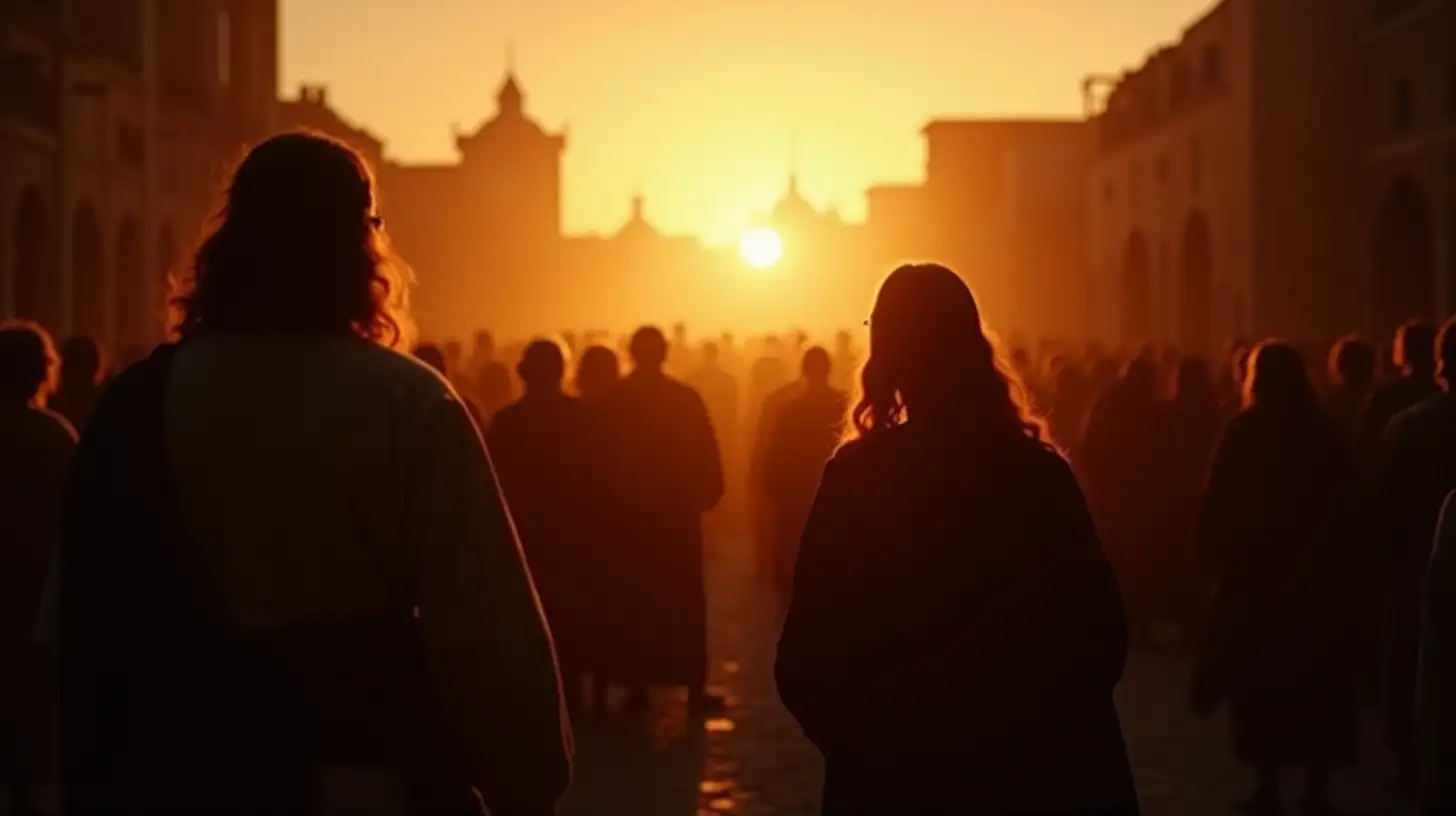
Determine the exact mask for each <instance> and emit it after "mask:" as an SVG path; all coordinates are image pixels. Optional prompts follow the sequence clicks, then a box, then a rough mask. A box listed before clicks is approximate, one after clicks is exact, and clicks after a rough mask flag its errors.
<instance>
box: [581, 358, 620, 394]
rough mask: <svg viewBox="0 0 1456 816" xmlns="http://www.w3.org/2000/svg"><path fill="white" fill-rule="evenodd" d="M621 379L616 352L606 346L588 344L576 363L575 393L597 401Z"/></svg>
mask: <svg viewBox="0 0 1456 816" xmlns="http://www.w3.org/2000/svg"><path fill="white" fill-rule="evenodd" d="M621 379H622V366H621V363H620V361H618V359H617V353H616V352H614V351H612V350H611V349H609V348H607V347H606V346H588V347H587V349H586V351H583V352H582V353H581V359H580V360H578V361H577V363H576V395H577V396H579V397H581V398H582V399H583V400H585V401H587V402H589V403H597V402H598V401H600V400H601V398H602V397H603V396H604V395H606V394H607V393H608V392H609V391H611V390H612V389H613V388H614V387H616V385H617V383H618V382H620V381H621Z"/></svg>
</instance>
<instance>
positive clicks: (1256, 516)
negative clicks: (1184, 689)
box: [1195, 406, 1366, 766]
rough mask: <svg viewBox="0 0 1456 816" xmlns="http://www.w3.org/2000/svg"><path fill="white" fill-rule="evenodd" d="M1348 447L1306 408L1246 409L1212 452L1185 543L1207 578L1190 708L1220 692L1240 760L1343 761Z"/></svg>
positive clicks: (1351, 632) (1346, 752)
mask: <svg viewBox="0 0 1456 816" xmlns="http://www.w3.org/2000/svg"><path fill="white" fill-rule="evenodd" d="M1356 507H1357V477H1356V469H1355V464H1354V453H1353V450H1352V449H1351V446H1350V443H1349V441H1348V440H1347V439H1346V437H1345V435H1344V433H1343V432H1342V431H1341V430H1340V429H1339V428H1338V427H1337V426H1336V425H1335V424H1334V423H1333V422H1332V421H1330V420H1329V419H1328V418H1326V417H1325V416H1324V415H1323V414H1322V413H1321V412H1320V411H1319V410H1318V409H1317V408H1315V407H1313V406H1311V408H1310V409H1309V410H1307V411H1293V410H1275V409H1271V408H1266V407H1262V406H1256V407H1254V408H1250V409H1247V410H1245V411H1243V412H1242V413H1240V414H1239V415H1238V416H1237V417H1235V418H1234V419H1233V420H1232V421H1231V422H1230V423H1229V425H1228V427H1227V428H1226V429H1225V431H1224V433H1223V436H1222V438H1221V439H1220V441H1219V444H1218V448H1217V450H1216V451H1215V453H1214V460H1213V465H1212V469H1211V472H1210V475H1209V482H1208V488H1207V492H1206V494H1205V496H1204V501H1203V508H1202V512H1201V514H1200V521H1199V534H1198V536H1199V549H1200V551H1201V552H1202V553H1203V555H1204V557H1205V558H1206V559H1207V561H1208V563H1209V564H1210V565H1211V569H1212V570H1213V573H1214V575H1215V577H1216V579H1217V581H1218V582H1219V590H1218V598H1217V599H1216V600H1215V601H1214V609H1213V613H1212V615H1211V617H1210V620H1209V622H1208V632H1207V634H1206V636H1205V641H1204V643H1203V651H1202V653H1201V654H1200V658H1199V660H1200V662H1199V668H1198V671H1197V677H1198V679H1197V680H1196V686H1197V688H1195V697H1196V700H1197V705H1198V707H1199V708H1201V709H1205V710H1207V709H1210V708H1212V707H1213V706H1214V705H1216V704H1217V703H1218V702H1222V701H1225V700H1226V701H1227V702H1228V703H1229V704H1230V707H1231V713H1232V718H1231V724H1232V727H1233V735H1234V743H1235V750H1236V752H1237V753H1238V755H1239V756H1240V758H1242V759H1244V760H1245V761H1247V762H1249V763H1251V764H1254V765H1273V766H1278V765H1310V764H1318V765H1334V764H1343V763H1348V762H1352V761H1354V759H1355V756H1356V747H1357V724H1358V723H1357V714H1358V705H1357V695H1356V692H1357V681H1358V676H1359V672H1360V667H1361V661H1360V658H1359V655H1360V640H1361V639H1360V632H1361V627H1362V625H1363V622H1364V621H1363V618H1364V617H1365V615H1366V609H1365V606H1364V605H1363V604H1362V603H1361V602H1360V601H1361V592H1360V582H1359V579H1360V570H1361V565H1362V559H1361V558H1360V537H1359V532H1358V530H1359V517H1358V515H1357V514H1356V513H1355V512H1354V508H1356Z"/></svg>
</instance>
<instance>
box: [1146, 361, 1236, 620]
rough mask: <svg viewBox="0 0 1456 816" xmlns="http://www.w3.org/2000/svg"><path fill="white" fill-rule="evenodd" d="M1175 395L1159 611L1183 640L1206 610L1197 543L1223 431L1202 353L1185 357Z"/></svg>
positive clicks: (1165, 479) (1167, 449) (1166, 440)
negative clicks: (1206, 486) (1211, 468)
mask: <svg viewBox="0 0 1456 816" xmlns="http://www.w3.org/2000/svg"><path fill="white" fill-rule="evenodd" d="M1174 370H1175V375H1174V385H1173V398H1172V399H1171V400H1169V402H1168V407H1167V423H1166V426H1165V435H1164V437H1163V440H1162V443H1161V444H1162V445H1163V446H1164V447H1163V457H1162V461H1163V466H1164V470H1163V475H1162V480H1161V481H1162V491H1161V498H1160V504H1161V506H1162V508H1163V510H1162V512H1161V513H1159V516H1161V517H1162V518H1164V519H1166V521H1167V524H1168V526H1167V528H1166V529H1167V534H1166V537H1165V540H1164V543H1163V544H1162V547H1164V548H1165V551H1166V559H1165V560H1164V563H1163V567H1162V572H1163V573H1164V574H1165V576H1166V579H1165V580H1164V581H1163V582H1162V583H1161V586H1162V589H1163V592H1162V593H1161V597H1160V598H1159V599H1158V610H1159V612H1160V613H1161V614H1163V615H1165V616H1168V617H1169V618H1170V619H1171V620H1173V621H1174V622H1176V623H1177V624H1178V626H1179V628H1180V629H1181V630H1182V635H1183V638H1184V640H1185V641H1187V640H1189V639H1190V638H1192V637H1195V636H1196V630H1197V629H1198V627H1199V626H1200V625H1201V624H1202V622H1203V619H1204V617H1205V615H1206V614H1207V611H1208V610H1207V608H1206V607H1207V599H1208V595H1209V589H1210V581H1209V578H1210V576H1209V575H1208V572H1207V570H1206V569H1205V568H1204V565H1203V564H1202V563H1201V559H1200V558H1199V557H1198V552H1197V547H1196V532H1197V528H1198V513H1199V507H1200V505H1201V504H1202V502H1203V487H1204V482H1205V480H1206V479H1207V478H1208V465H1209V461H1210V459H1211V458H1212V457H1213V449H1214V447H1215V446H1216V445H1217V444H1218V437H1219V433H1220V432H1221V431H1222V430H1223V425H1224V415H1223V410H1222V407H1221V406H1220V405H1219V399H1218V391H1217V390H1216V389H1215V387H1214V382H1213V371H1212V370H1210V369H1209V367H1208V364H1207V363H1205V362H1204V361H1203V360H1202V359H1200V358H1198V357H1185V358H1184V359H1183V360H1182V361H1181V362H1180V363H1179V364H1178V365H1177V366H1176V367H1175V369H1174Z"/></svg>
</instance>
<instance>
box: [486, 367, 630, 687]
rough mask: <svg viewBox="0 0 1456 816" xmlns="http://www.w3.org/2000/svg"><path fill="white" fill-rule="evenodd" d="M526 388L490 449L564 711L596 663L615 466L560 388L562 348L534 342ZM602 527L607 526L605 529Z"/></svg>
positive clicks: (600, 436)
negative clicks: (550, 649) (546, 634)
mask: <svg viewBox="0 0 1456 816" xmlns="http://www.w3.org/2000/svg"><path fill="white" fill-rule="evenodd" d="M517 373H518V374H519V375H520V378H521V382H522V383H524V384H525V394H524V395H523V396H522V397H521V399H519V400H517V401H516V402H514V403H512V404H510V405H507V406H506V407H504V408H502V409H500V411H498V412H497V413H496V415H495V421H494V422H492V423H491V424H490V430H489V431H488V432H487V434H486V443H487V447H488V448H489V449H490V454H491V459H492V461H493V462H494V463H495V467H496V471H497V473H498V474H499V477H500V480H501V489H502V491H503V492H504V493H505V497H506V501H507V503H508V504H509V505H510V511H511V519H512V520H513V521H514V522H515V525H516V533H517V535H519V536H520V539H521V548H522V549H523V550H524V551H525V553H526V560H527V562H528V563H529V564H530V567H531V575H532V577H533V578H534V579H535V581H536V590H537V592H538V593H539V594H540V596H541V605H542V607H543V608H544V609H545V611H546V620H547V621H548V622H549V623H550V625H551V634H552V637H553V639H554V640H555V642H556V654H557V659H558V661H559V662H560V666H561V677H562V681H563V683H564V685H565V693H566V705H567V709H568V710H569V711H571V712H572V713H573V714H576V713H577V712H578V710H579V705H580V703H581V681H582V678H583V676H584V675H585V674H588V673H591V672H594V671H596V670H597V669H598V668H599V667H600V665H601V657H602V648H601V638H600V636H599V635H598V634H597V628H598V627H600V626H601V625H602V622H603V620H604V611H605V610H604V607H603V601H604V592H603V589H602V587H603V586H604V584H605V582H603V581H602V580H601V568H602V567H603V566H604V564H605V563H606V553H605V552H604V550H605V549H606V547H607V546H608V545H609V544H611V543H612V541H611V535H610V526H609V525H608V526H606V527H605V529H604V525H603V520H604V519H606V518H608V517H610V514H611V512H612V507H611V492H610V485H611V482H612V471H611V465H610V461H609V457H608V450H607V448H608V445H607V440H606V436H605V432H606V429H605V428H604V427H603V425H602V423H601V422H600V421H599V419H598V416H597V413H596V412H595V411H593V410H592V409H591V408H589V407H588V406H587V405H586V404H585V403H583V402H582V401H580V400H578V399H577V398H575V397H572V396H569V395H567V394H566V393H564V392H563V391H562V381H563V379H564V378H565V374H566V359H565V355H564V354H563V353H562V351H561V347H560V346H558V345H557V344H556V343H554V342H552V341H549V340H538V341H536V342H534V343H532V344H530V345H529V346H527V347H526V350H525V353H524V354H523V355H522V358H521V363H520V365H519V366H518V368H517ZM604 533H605V534H604Z"/></svg>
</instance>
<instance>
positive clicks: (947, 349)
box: [850, 264, 1043, 439]
mask: <svg viewBox="0 0 1456 816" xmlns="http://www.w3.org/2000/svg"><path fill="white" fill-rule="evenodd" d="M859 390H860V393H859V397H858V401H857V402H856V404H855V406H854V408H853V409H852V410H851V416H850V419H851V425H852V426H853V428H854V432H855V433H856V434H857V435H859V436H861V437H864V436H868V435H870V434H873V433H876V432H878V431H881V430H884V429H886V428H890V427H893V426H896V425H899V424H902V423H904V422H906V421H907V419H908V420H909V421H912V422H918V421H921V419H922V418H923V419H924V420H925V421H927V422H931V423H935V424H938V425H941V426H942V427H948V428H953V429H955V432H959V433H966V434H970V435H974V436H978V437H983V438H984V437H1013V436H1014V437H1018V438H1034V439H1042V438H1043V432H1042V427H1041V425H1040V423H1038V422H1037V421H1035V420H1034V419H1032V418H1030V417H1029V416H1028V414H1027V412H1026V410H1025V405H1026V401H1025V396H1024V393H1025V392H1024V390H1023V389H1022V386H1021V383H1020V381H1019V380H1017V379H1016V376H1015V375H1014V374H1012V373H1011V372H1010V371H1009V369H1008V367H1007V366H1004V365H1003V364H1002V363H1001V361H1000V360H999V359H998V357H997V354H996V348H995V346H994V344H993V343H992V340H991V338H990V337H988V336H987V334H986V331H985V329H984V328H983V327H982V325H981V311H980V307H979V306H978V305H977V304H976V299H975V297H974V296H973V295H972V294H971V289H970V287H969V286H967V285H966V283H965V281H963V280H961V278H960V277H959V276H958V275H956V274H955V273H954V272H952V271H951V270H949V269H947V268H946V267H944V266H940V265H938V264H907V265H905V266H901V267H899V268H897V269H896V270H895V271H893V272H891V273H890V275H889V277H887V278H885V282H884V283H883V284H881V285H880V291H879V294H878V296H877V297H876V298H875V305H874V310H873V312H872V313H871V315H870V349H869V357H868V359H867V360H866V361H865V365H864V368H863V370H862V371H861V372H860V389H859Z"/></svg>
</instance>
